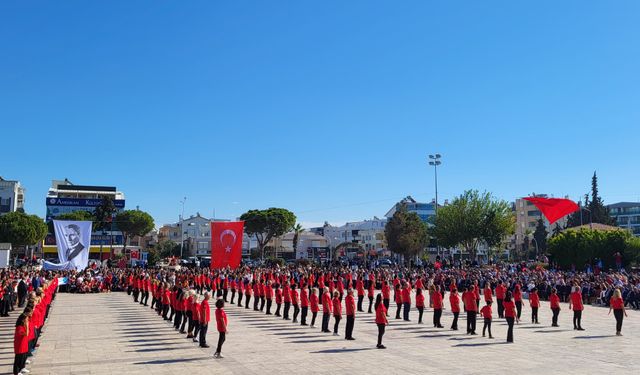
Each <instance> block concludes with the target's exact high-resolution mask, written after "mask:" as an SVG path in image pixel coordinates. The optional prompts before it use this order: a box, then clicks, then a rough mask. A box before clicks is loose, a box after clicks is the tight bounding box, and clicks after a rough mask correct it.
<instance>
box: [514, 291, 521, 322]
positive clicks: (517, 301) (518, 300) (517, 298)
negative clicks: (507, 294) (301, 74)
mask: <svg viewBox="0 0 640 375" xmlns="http://www.w3.org/2000/svg"><path fill="white" fill-rule="evenodd" d="M512 297H513V302H514V303H515V304H516V311H517V312H518V321H520V318H521V317H522V289H521V288H520V284H516V286H515V287H514V288H513V294H512Z"/></svg>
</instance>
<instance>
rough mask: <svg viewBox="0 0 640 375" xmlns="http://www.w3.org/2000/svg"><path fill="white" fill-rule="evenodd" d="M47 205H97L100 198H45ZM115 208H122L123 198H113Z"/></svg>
mask: <svg viewBox="0 0 640 375" xmlns="http://www.w3.org/2000/svg"><path fill="white" fill-rule="evenodd" d="M46 204H47V206H65V207H68V206H72V207H98V206H99V205H100V204H102V199H83V198H47V202H46ZM113 205H114V206H115V207H116V208H124V199H115V200H113Z"/></svg>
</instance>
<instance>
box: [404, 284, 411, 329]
mask: <svg viewBox="0 0 640 375" xmlns="http://www.w3.org/2000/svg"><path fill="white" fill-rule="evenodd" d="M402 309H403V310H402V312H403V319H404V321H405V322H410V320H409V311H410V310H411V283H410V282H408V281H405V283H404V287H403V288H402Z"/></svg>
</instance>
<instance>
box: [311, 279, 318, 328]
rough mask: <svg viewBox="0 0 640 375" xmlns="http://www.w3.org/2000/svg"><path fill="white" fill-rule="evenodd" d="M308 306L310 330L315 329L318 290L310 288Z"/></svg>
mask: <svg viewBox="0 0 640 375" xmlns="http://www.w3.org/2000/svg"><path fill="white" fill-rule="evenodd" d="M309 304H310V305H311V328H315V327H316V317H317V316H318V311H320V306H319V303H318V288H311V297H309Z"/></svg>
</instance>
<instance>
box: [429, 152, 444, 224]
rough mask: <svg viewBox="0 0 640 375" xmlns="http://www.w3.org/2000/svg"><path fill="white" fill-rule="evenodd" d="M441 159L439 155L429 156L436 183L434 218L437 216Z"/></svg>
mask: <svg viewBox="0 0 640 375" xmlns="http://www.w3.org/2000/svg"><path fill="white" fill-rule="evenodd" d="M441 157H442V155H440V154H435V155H429V159H430V160H429V165H432V166H433V173H434V176H435V182H436V208H435V211H436V216H438V166H439V165H440V164H442V162H441V161H440V158H441Z"/></svg>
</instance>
